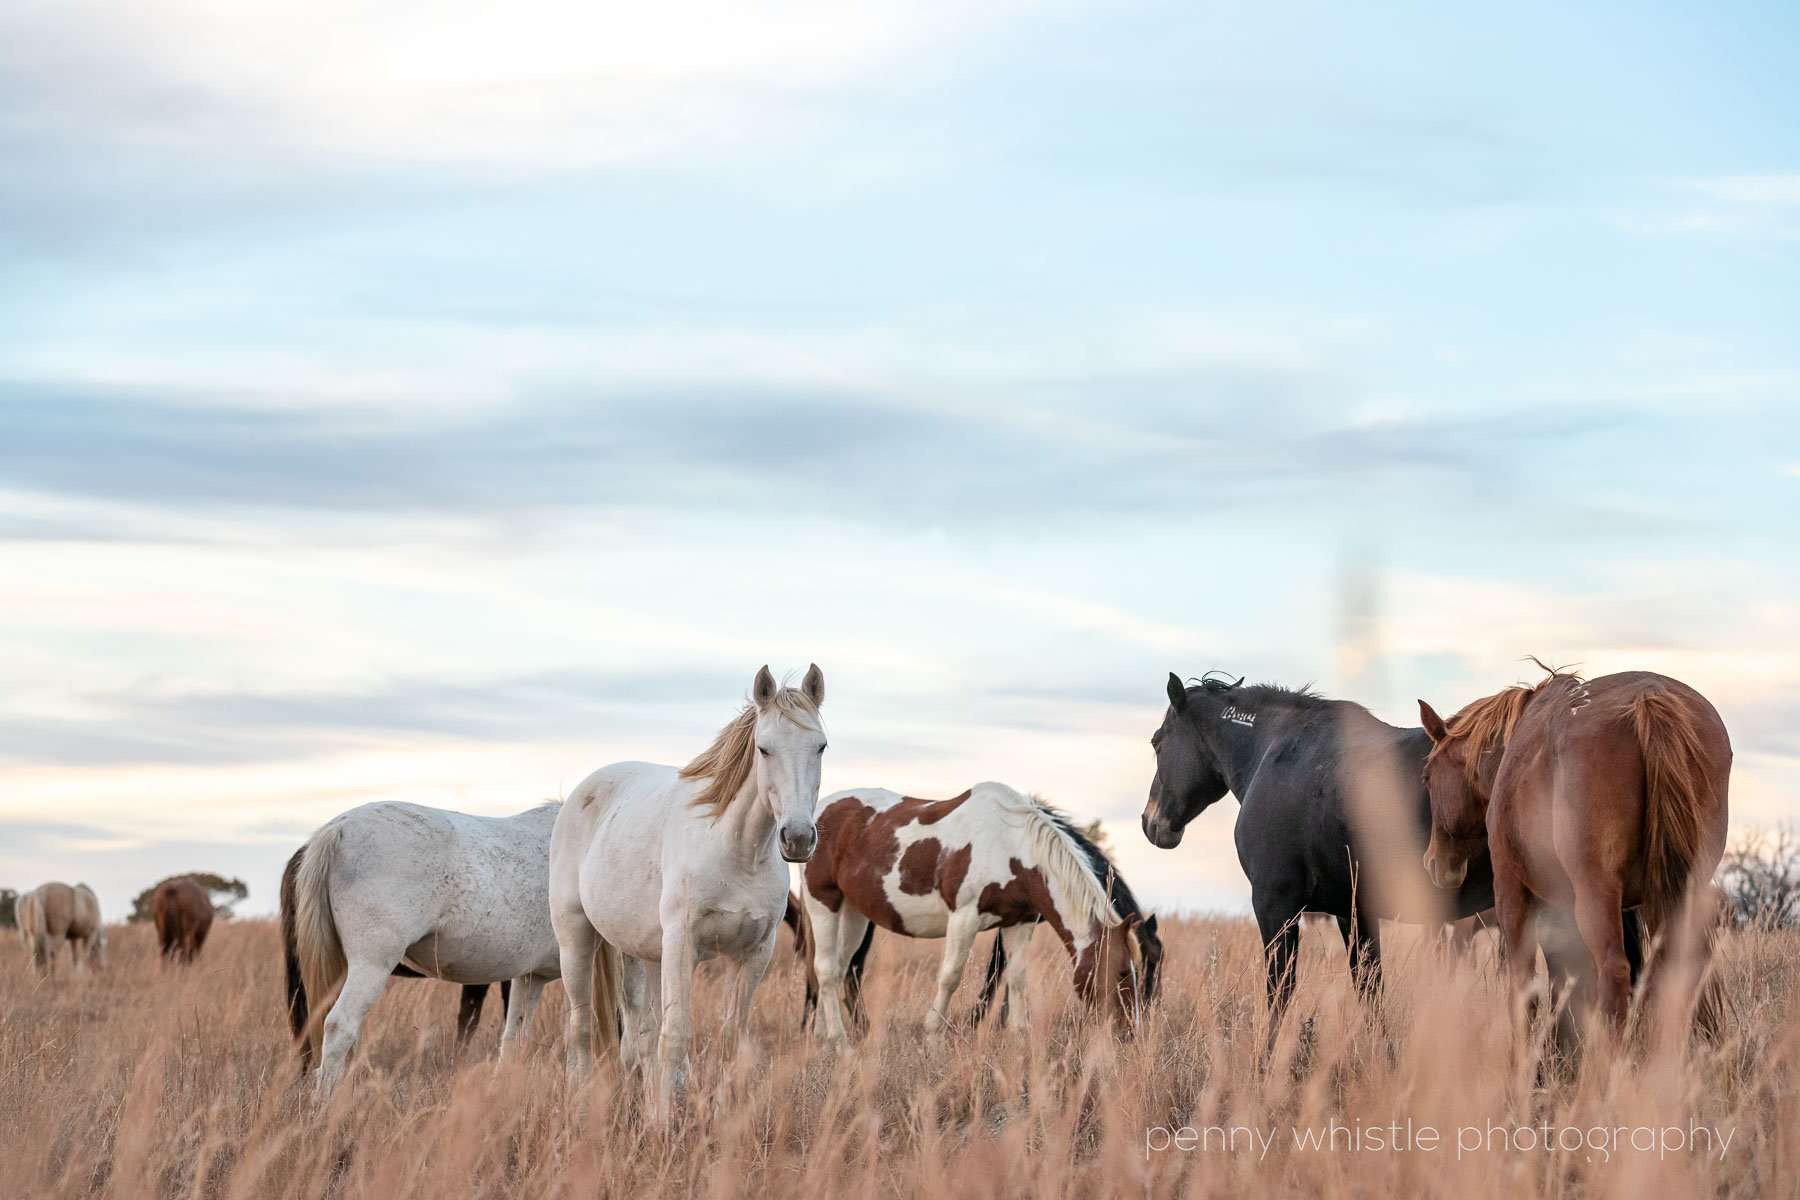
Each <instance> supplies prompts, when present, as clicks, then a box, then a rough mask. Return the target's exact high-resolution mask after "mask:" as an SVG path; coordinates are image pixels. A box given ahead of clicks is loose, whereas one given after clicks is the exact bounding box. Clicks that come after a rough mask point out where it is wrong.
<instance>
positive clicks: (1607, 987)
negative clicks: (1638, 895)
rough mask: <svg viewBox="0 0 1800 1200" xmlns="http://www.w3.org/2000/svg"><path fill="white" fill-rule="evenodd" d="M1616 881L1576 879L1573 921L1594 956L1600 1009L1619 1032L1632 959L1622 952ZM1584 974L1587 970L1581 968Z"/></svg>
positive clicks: (1625, 1009)
mask: <svg viewBox="0 0 1800 1200" xmlns="http://www.w3.org/2000/svg"><path fill="white" fill-rule="evenodd" d="M1620 891H1621V889H1620V887H1619V881H1618V880H1617V879H1616V878H1608V879H1604V880H1601V881H1598V882H1590V881H1588V880H1586V879H1584V878H1582V877H1581V876H1579V875H1578V876H1576V878H1575V924H1576V927H1577V928H1579V929H1580V930H1581V940H1582V942H1583V943H1584V944H1585V945H1586V946H1587V952H1588V955H1589V956H1590V957H1591V958H1592V959H1593V966H1594V977H1593V978H1594V983H1595V992H1596V997H1597V999H1598V1000H1599V1002H1600V1011H1601V1012H1603V1013H1605V1014H1606V1016H1607V1019H1608V1020H1610V1021H1611V1022H1612V1025H1613V1028H1614V1029H1615V1030H1618V1031H1620V1032H1623V1031H1624V1029H1625V1019H1626V1017H1627V1016H1629V1015H1630V1012H1631V958H1630V956H1629V955H1627V954H1626V953H1625V930H1624V925H1623V921H1622V919H1621V917H1620V913H1619V901H1620ZM1583 974H1584V975H1585V974H1586V972H1585V971H1584V972H1583Z"/></svg>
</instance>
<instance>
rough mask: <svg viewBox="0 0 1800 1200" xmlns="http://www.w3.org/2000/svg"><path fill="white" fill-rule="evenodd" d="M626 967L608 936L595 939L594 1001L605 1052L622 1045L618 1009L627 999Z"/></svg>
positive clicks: (601, 1041)
mask: <svg viewBox="0 0 1800 1200" xmlns="http://www.w3.org/2000/svg"><path fill="white" fill-rule="evenodd" d="M623 967H624V964H623V963H622V962H620V960H619V950H618V947H616V946H614V945H613V944H612V943H611V942H609V941H607V940H606V939H605V938H598V939H596V945H595V946H594V1001H593V1003H594V1020H595V1022H596V1023H597V1024H596V1030H597V1035H598V1037H599V1039H600V1045H599V1051H598V1052H599V1053H600V1054H602V1055H607V1054H611V1053H613V1051H614V1050H615V1049H616V1048H617V1047H618V1045H619V1008H620V1006H621V1005H622V1004H623V1003H624V1002H625V982H624V976H623Z"/></svg>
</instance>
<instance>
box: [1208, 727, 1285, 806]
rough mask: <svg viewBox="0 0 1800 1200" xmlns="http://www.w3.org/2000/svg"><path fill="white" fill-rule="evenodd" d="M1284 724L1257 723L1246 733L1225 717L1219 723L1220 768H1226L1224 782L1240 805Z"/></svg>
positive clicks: (1216, 737)
mask: <svg viewBox="0 0 1800 1200" xmlns="http://www.w3.org/2000/svg"><path fill="white" fill-rule="evenodd" d="M1221 711H1222V710H1221ZM1271 715H1272V714H1271ZM1284 723H1285V722H1284V721H1282V720H1280V719H1275V720H1272V721H1271V722H1270V723H1269V724H1264V723H1263V722H1262V721H1258V722H1257V724H1256V725H1255V726H1254V727H1252V728H1248V729H1246V728H1245V727H1243V726H1241V725H1236V724H1233V723H1232V722H1230V721H1227V720H1225V719H1224V718H1223V717H1222V716H1221V717H1220V718H1219V719H1218V725H1219V728H1218V729H1216V730H1215V731H1214V733H1213V747H1214V749H1215V750H1216V751H1217V753H1218V756H1219V760H1220V764H1221V765H1222V766H1223V767H1224V768H1225V782H1226V784H1227V786H1229V787H1230V788H1231V794H1232V795H1234V796H1236V797H1237V798H1238V799H1239V800H1240V801H1241V800H1242V799H1243V798H1244V793H1245V792H1247V791H1248V790H1249V788H1250V781H1251V780H1253V779H1255V778H1256V772H1257V768H1259V767H1260V766H1262V760H1263V755H1264V754H1265V753H1266V752H1267V749H1268V742H1269V739H1270V738H1271V737H1272V736H1273V735H1274V734H1275V732H1276V730H1277V729H1279V727H1280V726H1281V725H1282V724H1284Z"/></svg>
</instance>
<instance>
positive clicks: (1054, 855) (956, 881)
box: [804, 783, 1160, 1043]
mask: <svg viewBox="0 0 1800 1200" xmlns="http://www.w3.org/2000/svg"><path fill="white" fill-rule="evenodd" d="M1108 873H1111V874H1113V875H1114V876H1115V877H1116V875H1117V872H1116V871H1114V870H1113V868H1112V865H1111V864H1110V863H1108V862H1107V861H1106V859H1105V858H1104V856H1100V855H1099V853H1098V851H1097V850H1096V851H1095V857H1094V858H1090V857H1089V855H1088V852H1087V849H1086V848H1085V847H1084V845H1083V843H1082V842H1080V841H1078V840H1077V839H1076V837H1075V836H1074V831H1073V830H1072V829H1071V828H1070V826H1069V823H1068V822H1067V821H1066V820H1065V819H1064V818H1063V817H1062V815H1061V814H1060V813H1057V812H1056V811H1054V810H1053V809H1051V808H1049V807H1048V806H1047V805H1043V804H1039V803H1038V802H1037V801H1035V800H1032V799H1031V798H1030V797H1028V796H1024V795H1021V794H1020V793H1018V792H1016V791H1014V790H1013V789H1012V788H1010V787H1007V786H1006V785H1005V784H1003V783H980V784H976V785H975V786H974V787H973V788H970V789H969V790H968V791H966V792H964V793H963V794H962V795H960V796H956V797H954V798H952V799H949V800H920V799H916V798H914V797H910V796H902V795H900V794H899V793H897V792H890V791H885V790H883V789H880V788H859V789H855V790H852V791H847V792H839V793H837V794H836V795H834V796H831V797H828V798H827V799H826V801H825V806H824V808H823V809H822V810H821V811H820V813H819V848H818V850H817V851H816V852H815V853H814V854H813V857H812V860H811V861H810V862H808V863H807V864H806V870H805V872H804V877H805V881H806V886H805V895H804V899H805V902H806V916H807V921H808V923H809V924H810V925H811V927H812V931H813V941H814V951H813V963H814V970H815V973H816V974H817V976H818V981H819V1012H818V1021H817V1025H816V1028H817V1029H818V1032H819V1036H820V1037H821V1038H823V1039H825V1040H827V1041H832V1042H840V1043H841V1042H843V1041H844V1040H845V1038H846V1034H845V1030H844V1021H843V1015H842V1013H841V1011H840V1009H839V992H840V989H841V988H842V986H843V981H844V969H845V964H846V960H848V959H849V958H850V956H851V951H852V949H853V948H854V947H856V946H857V945H858V943H859V942H861V941H862V939H863V936H864V934H865V933H866V932H867V930H868V927H869V925H870V924H871V923H874V924H877V925H880V926H881V927H882V928H883V929H886V930H889V931H891V932H893V933H900V934H905V935H906V936H908V937H930V938H943V939H944V957H943V962H942V965H941V966H940V967H939V969H938V986H937V994H936V996H935V998H934V999H933V1001H932V1004H931V1007H930V1009H929V1010H928V1011H927V1012H926V1014H925V1031H926V1033H927V1035H928V1036H930V1037H932V1038H939V1037H941V1036H942V1035H943V1032H944V1029H945V1027H946V1025H947V1024H948V1016H949V1007H950V998H951V996H952V995H954V994H955V992H956V988H957V985H958V984H959V983H960V982H961V981H962V974H963V966H964V964H965V963H966V962H967V960H968V957H969V947H970V946H971V945H972V944H973V943H974V940H975V935H976V934H977V933H978V932H980V931H981V930H983V929H994V928H998V929H999V930H1000V938H1001V941H1002V943H1003V944H1004V947H1005V958H1004V960H1003V962H1005V963H1006V964H1007V972H1006V987H1007V992H1008V994H1009V996H1010V997H1011V1012H1010V1014H1009V1016H1010V1020H1009V1021H1008V1024H1009V1026H1011V1027H1013V1028H1023V1027H1024V1025H1025V1019H1026V1009H1025V956H1024V952H1025V946H1026V943H1027V942H1029V941H1030V938H1031V934H1032V932H1033V931H1034V930H1035V929H1036V928H1037V925H1038V922H1040V921H1042V922H1044V923H1046V924H1048V925H1049V926H1050V928H1051V930H1052V931H1053V932H1055V934H1056V936H1057V938H1058V940H1060V941H1061V942H1062V944H1063V947H1064V949H1066V950H1067V951H1068V952H1069V957H1070V958H1071V959H1072V960H1073V962H1074V970H1075V990H1076V992H1077V993H1078V994H1079V995H1080V996H1081V997H1082V998H1083V999H1084V1000H1086V1001H1087V1002H1088V1003H1089V1004H1090V1005H1092V1006H1094V1007H1096V1008H1098V1009H1101V1010H1102V1011H1104V1012H1106V1013H1107V1014H1108V1015H1110V1016H1111V1017H1112V1018H1113V1020H1114V1021H1115V1022H1116V1023H1117V1024H1118V1025H1119V1026H1120V1027H1121V1028H1123V1029H1125V1030H1127V1031H1129V1030H1131V1029H1134V1028H1135V1027H1136V1023H1137V1017H1138V1002H1139V996H1140V991H1141V986H1142V985H1141V982H1140V976H1141V973H1142V968H1143V956H1142V953H1141V950H1140V943H1139V941H1138V940H1137V939H1136V938H1134V937H1132V936H1130V933H1131V931H1132V930H1133V929H1134V927H1137V926H1139V925H1140V923H1141V920H1142V918H1141V915H1140V914H1139V913H1138V912H1137V911H1136V901H1135V900H1134V901H1132V905H1131V910H1130V911H1126V910H1125V909H1124V906H1123V905H1120V906H1119V907H1115V906H1114V903H1113V901H1112V900H1110V899H1109V898H1108V894H1107V887H1106V876H1107V874H1108ZM1118 894H1119V895H1129V894H1130V890H1129V889H1124V888H1122V889H1121V890H1120V892H1119V893H1118ZM1153 933H1154V931H1153ZM1158 945H1159V949H1160V943H1159V944H1158Z"/></svg>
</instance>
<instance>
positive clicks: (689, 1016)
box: [657, 918, 694, 1121]
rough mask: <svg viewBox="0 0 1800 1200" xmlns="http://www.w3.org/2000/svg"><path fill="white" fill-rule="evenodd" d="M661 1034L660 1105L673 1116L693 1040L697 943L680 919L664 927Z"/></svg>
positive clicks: (684, 1082)
mask: <svg viewBox="0 0 1800 1200" xmlns="http://www.w3.org/2000/svg"><path fill="white" fill-rule="evenodd" d="M662 951H663V956H662V1033H661V1035H660V1036H659V1037H658V1038H657V1060H658V1061H657V1066H658V1067H659V1068H660V1076H661V1078H660V1080H659V1082H658V1086H657V1108H658V1111H659V1112H660V1113H661V1114H662V1117H663V1120H665V1121H668V1120H671V1119H673V1117H674V1115H675V1102H676V1100H677V1099H678V1098H680V1097H681V1095H682V1094H683V1093H684V1092H685V1090H686V1088H687V1065H688V1049H689V1047H690V1046H691V1045H692V1044H693V1041H694V1023H693V1007H692V1006H693V981H694V945H693V941H692V939H691V938H690V937H689V935H688V928H687V922H686V921H683V920H681V919H679V918H677V919H675V920H672V921H670V922H669V923H668V924H667V925H665V926H664V927H663V945H662Z"/></svg>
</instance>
